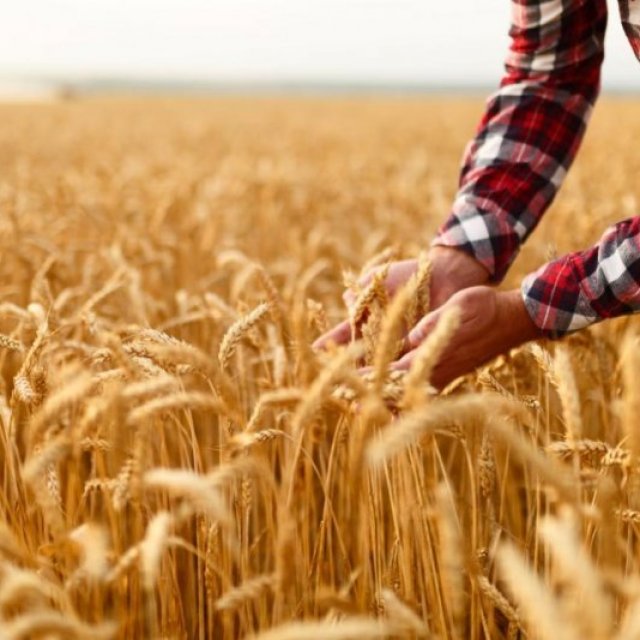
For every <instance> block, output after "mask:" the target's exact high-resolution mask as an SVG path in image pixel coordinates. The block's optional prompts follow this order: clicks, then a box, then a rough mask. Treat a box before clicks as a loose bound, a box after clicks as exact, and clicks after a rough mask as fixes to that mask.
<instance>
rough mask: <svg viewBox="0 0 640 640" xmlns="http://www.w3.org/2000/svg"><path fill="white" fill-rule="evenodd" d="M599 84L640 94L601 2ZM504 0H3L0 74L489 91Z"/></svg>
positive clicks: (504, 26) (502, 38) (636, 68)
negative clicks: (604, 25)
mask: <svg viewBox="0 0 640 640" xmlns="http://www.w3.org/2000/svg"><path fill="white" fill-rule="evenodd" d="M609 4H610V17H609V28H608V34H607V48H606V54H607V55H606V61H605V67H604V71H603V78H604V86H605V89H608V88H625V89H635V90H640V63H638V62H637V61H636V59H635V58H634V56H633V53H632V51H631V48H630V46H629V45H628V43H627V41H626V38H625V36H624V33H623V31H622V27H621V26H620V22H619V16H618V10H617V6H616V5H617V3H616V2H615V1H610V3H609ZM508 28H509V0H14V1H13V2H12V1H11V0H4V1H3V2H1V3H0V76H2V75H4V76H21V75H32V76H33V75H38V76H42V75H46V76H49V75H54V76H57V77H65V78H69V79H74V78H95V77H111V78H113V77H121V78H146V79H150V80H163V79H170V80H171V79H173V80H175V79H178V80H187V81H190V80H204V81H213V82H261V83H271V82H275V83H282V82H300V81H303V82H307V83H322V82H331V83H362V84H372V83H376V84H378V83H384V84H396V83H397V84H407V83H408V84H426V85H429V84H433V85H441V84H450V85H465V84H466V85H468V84H473V85H478V84H482V85H489V86H492V85H495V84H496V83H497V81H498V80H499V77H500V73H501V69H502V60H503V57H504V53H505V51H506V48H507V44H508V37H507V32H508Z"/></svg>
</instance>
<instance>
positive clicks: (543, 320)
mask: <svg viewBox="0 0 640 640" xmlns="http://www.w3.org/2000/svg"><path fill="white" fill-rule="evenodd" d="M521 293H522V298H523V301H524V304H525V306H526V309H527V311H528V313H529V315H530V317H531V319H532V320H533V322H534V324H535V325H536V326H537V327H538V328H539V329H540V330H541V331H542V332H543V333H544V334H545V335H546V336H547V337H550V338H558V337H561V336H563V335H565V334H567V333H570V332H572V331H576V330H578V329H582V328H584V327H587V326H589V325H591V324H594V323H596V322H600V321H601V320H604V319H606V318H613V317H617V316H621V315H628V314H631V313H638V312H640V217H635V218H630V219H629V220H624V221H623V222H620V223H618V224H616V225H615V226H613V227H611V228H609V229H607V230H606V231H605V233H604V234H603V236H602V238H601V239H600V241H599V242H598V243H597V244H596V245H595V246H594V247H592V248H591V249H588V250H586V251H580V252H576V253H572V254H569V255H567V256H564V257H562V258H560V259H558V260H554V261H552V262H550V263H548V264H546V265H544V266H543V267H541V268H540V269H538V271H536V272H535V273H532V274H530V275H528V276H527V277H526V278H525V279H524V280H523V282H522V287H521Z"/></svg>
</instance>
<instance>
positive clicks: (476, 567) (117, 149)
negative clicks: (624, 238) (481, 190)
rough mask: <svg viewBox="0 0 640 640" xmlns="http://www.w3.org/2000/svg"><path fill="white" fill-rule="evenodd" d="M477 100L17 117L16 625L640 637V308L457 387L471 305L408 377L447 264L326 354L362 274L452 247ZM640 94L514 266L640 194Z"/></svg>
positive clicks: (8, 289)
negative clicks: (369, 367)
mask: <svg viewBox="0 0 640 640" xmlns="http://www.w3.org/2000/svg"><path fill="white" fill-rule="evenodd" d="M481 110H482V101H481V100H476V99H455V100H454V99H450V100H444V99H417V98H416V99H384V100H383V99H365V98H361V99H351V100H346V99H338V98H334V99H316V98H314V99H310V98H309V99H302V98H300V99H287V100H285V99H267V98H263V99H257V98H254V99H232V98H228V99H224V98H219V99H216V100H204V99H203V100H195V99H193V100H178V99H166V100H164V99H153V100H152V99H139V100H128V99H115V98H114V99H102V100H90V99H86V100H78V101H70V102H66V103H52V104H40V105H30V106H28V105H22V106H20V105H13V106H10V105H4V106H0V372H1V376H0V426H1V430H0V459H1V460H2V479H1V481H0V514H1V517H0V635H1V636H2V637H3V638H39V637H42V638H111V637H119V638H245V637H255V636H257V637H259V638H260V639H261V640H271V639H274V640H275V639H277V640H286V639H293V638H296V639H306V638H318V639H320V638H322V639H347V638H357V639H358V640H360V639H365V638H381V637H394V638H395V637H398V638H414V637H415V638H417V637H423V638H440V639H442V640H444V639H445V638H451V639H454V638H458V639H463V638H464V639H466V638H473V639H479V638H518V637H521V638H524V637H530V638H533V637H535V638H545V639H553V640H562V639H573V638H576V639H578V638H580V639H593V640H597V639H601V640H604V639H607V638H614V637H615V638H619V639H620V640H622V639H631V638H638V637H640V566H639V562H640V553H639V549H640V537H639V535H638V533H639V532H638V525H639V524H640V473H639V472H638V464H639V461H640V435H639V434H640V431H639V427H640V425H639V424H638V416H640V392H638V375H639V373H640V355H639V354H640V352H639V349H638V342H637V338H636V334H637V327H636V325H637V322H635V320H634V319H628V318H627V319H622V320H618V321H616V322H611V323H607V324H603V325H600V326H596V327H594V328H592V329H591V330H589V331H587V332H583V333H580V334H577V335H575V336H573V337H571V338H569V339H567V340H564V341H563V342H562V343H557V344H552V343H539V344H536V345H529V346H526V347H524V348H522V349H519V350H516V351H513V352H511V353H510V354H507V355H505V356H504V357H501V358H499V359H498V360H496V361H494V362H492V363H491V364H489V365H488V366H486V367H484V368H483V369H482V370H481V371H478V372H477V373H476V374H474V375H471V376H468V377H466V378H464V379H460V380H458V381H457V382H456V383H454V384H453V385H450V387H449V388H448V389H446V390H445V391H444V392H443V393H442V394H441V395H440V396H437V395H434V392H433V390H432V389H431V388H430V387H429V385H428V379H427V378H428V373H429V371H430V370H431V367H432V366H433V363H434V360H435V358H436V356H437V353H438V351H439V349H440V348H441V347H442V345H443V343H444V342H445V341H446V340H447V337H448V335H450V333H451V332H452V331H455V324H456V318H455V315H452V316H449V317H446V318H445V319H444V320H443V322H442V323H441V324H440V325H439V327H438V328H437V330H436V335H435V336H434V337H433V339H431V342H430V343H429V344H428V345H427V346H426V347H425V348H424V349H423V351H422V354H421V358H420V359H419V361H418V363H417V366H418V368H416V369H414V370H413V371H412V372H411V373H409V374H408V375H405V376H399V375H395V374H394V375H387V373H386V365H387V363H388V362H389V359H390V357H391V356H392V354H393V351H394V349H395V348H396V344H397V339H398V337H399V333H398V332H399V326H400V324H401V321H402V320H403V319H405V318H407V317H408V316H412V317H417V316H416V314H417V313H419V310H420V307H421V306H426V305H427V301H426V300H425V298H424V290H425V283H426V282H428V275H429V274H428V271H429V270H428V265H426V264H425V265H424V266H423V270H422V271H421V277H420V282H421V284H422V286H420V282H418V281H416V282H414V283H413V285H414V288H413V289H407V290H406V291H404V292H403V293H402V294H401V295H402V297H401V298H399V299H394V300H386V299H384V296H383V295H382V294H380V291H377V292H376V290H375V286H374V287H373V288H372V289H371V291H368V292H367V291H364V292H361V296H360V299H359V302H360V304H361V313H362V314H363V317H365V316H366V318H368V321H367V324H366V329H365V331H364V340H363V342H364V345H362V346H357V345H355V346H352V347H350V348H348V349H341V350H340V349H337V350H333V351H331V352H329V353H324V354H314V353H313V352H312V351H311V349H310V343H311V341H312V340H313V338H314V337H316V336H317V335H318V334H319V333H320V332H321V331H322V330H324V329H325V328H326V327H328V326H329V325H330V324H331V323H334V322H337V321H338V320H340V319H342V318H343V317H344V313H345V311H344V306H343V304H342V300H341V293H342V290H343V271H345V270H352V271H355V272H358V271H359V270H360V268H361V267H362V266H363V265H364V264H365V263H366V262H367V261H369V260H371V259H372V258H374V257H375V256H377V258H376V259H377V260H378V262H381V263H383V262H384V261H385V260H386V259H388V258H389V257H390V256H392V255H398V256H410V255H418V254H419V252H420V251H421V250H422V249H424V248H425V247H426V246H427V245H428V243H429V240H430V238H431V236H432V234H433V232H434V231H435V229H436V227H437V226H438V224H439V223H440V222H441V220H442V219H443V217H444V216H445V215H446V213H447V210H448V207H449V204H450V202H451V199H452V197H453V194H454V192H455V187H456V179H457V168H458V165H459V162H460V157H461V154H462V149H463V147H464V144H465V142H466V141H467V140H468V139H469V138H470V136H471V134H472V132H473V130H474V127H475V123H476V121H477V119H478V118H479V116H480V114H481ZM636 111H637V104H635V103H633V102H625V101H609V102H606V101H604V102H603V103H602V104H601V105H600V106H599V107H598V109H597V110H596V114H595V116H594V120H593V123H592V126H591V128H590V131H589V133H588V136H587V140H586V142H585V147H584V149H583V150H582V153H581V154H580V156H579V160H578V162H577V164H576V166H575V167H574V168H573V169H572V172H571V174H570V176H569V179H568V181H567V183H566V185H565V187H564V189H563V191H562V193H561V195H560V196H559V198H558V200H557V202H556V203H555V204H554V206H553V207H552V209H551V211H550V212H549V213H548V215H547V218H546V220H545V221H544V222H543V224H542V225H541V227H540V229H539V230H538V231H537V232H536V234H535V235H534V236H533V238H532V239H531V241H530V242H529V244H528V245H527V247H526V248H525V250H524V251H523V253H522V255H521V257H520V258H519V259H518V261H517V262H516V264H515V266H514V268H513V269H512V272H511V274H510V275H509V278H508V281H507V283H506V284H507V285H512V286H513V285H516V284H517V282H518V281H519V279H520V278H521V277H522V275H523V274H524V273H526V272H527V271H529V270H531V269H533V268H534V267H536V266H537V265H539V264H541V263H542V262H543V261H545V260H546V259H547V258H548V256H549V255H552V254H553V253H554V252H557V253H564V252H566V251H569V250H575V249H578V248H581V247H586V246H588V245H589V244H590V243H592V242H594V241H595V240H596V239H597V238H598V236H599V235H600V233H601V232H602V230H603V229H604V227H605V226H606V225H607V224H608V223H610V222H613V221H615V220H618V219H621V218H623V217H628V216H630V215H636V214H637V213H638V202H637V180H636V178H637V175H638V169H639V168H640V154H638V152H637V148H636V145H635V142H634V140H635V139H636V136H637V135H638V134H640V121H639V120H638V118H637V117H636V113H635V112H636ZM621 123H622V124H621ZM620 130H623V131H624V135H620ZM385 249H387V251H385ZM381 252H382V253H381ZM421 292H422V293H421ZM363 358H364V359H366V360H368V361H369V362H371V363H373V364H374V373H373V375H372V376H371V377H369V378H365V379H363V378H362V377H361V376H359V375H358V374H357V373H356V366H357V364H358V362H360V361H362V359H363Z"/></svg>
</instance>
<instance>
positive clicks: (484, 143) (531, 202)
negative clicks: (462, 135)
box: [433, 0, 607, 282]
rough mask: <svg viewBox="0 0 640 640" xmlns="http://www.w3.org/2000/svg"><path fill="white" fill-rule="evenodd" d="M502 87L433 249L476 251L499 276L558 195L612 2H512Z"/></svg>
mask: <svg viewBox="0 0 640 640" xmlns="http://www.w3.org/2000/svg"><path fill="white" fill-rule="evenodd" d="M511 5H512V26H511V30H510V36H511V46H510V49H509V53H508V56H507V60H506V65H505V67H506V73H505V76H504V77H503V79H502V82H501V86H500V89H499V90H498V91H497V92H496V93H495V94H494V95H493V96H491V97H490V98H489V100H488V103H487V108H486V112H485V114H484V116H483V118H482V120H481V122H480V125H479V127H478V130H477V133H476V135H475V137H474V138H473V140H472V141H471V142H470V143H469V145H468V146H467V149H466V151H465V155H464V158H463V166H462V170H461V174H460V182H459V188H458V192H457V195H456V197H455V200H454V203H453V206H452V210H451V212H450V215H449V217H448V218H447V219H446V221H445V222H444V224H443V225H442V226H441V228H440V229H439V231H438V234H437V236H436V238H435V239H434V241H433V244H434V245H441V246H451V247H457V248H460V249H462V250H464V251H466V252H467V253H469V254H471V255H472V256H473V257H474V258H476V259H477V260H478V261H479V262H481V263H482V264H483V265H484V266H485V267H486V268H487V270H488V271H489V273H490V275H491V279H492V280H493V281H494V282H498V281H500V280H501V279H502V278H503V277H504V275H505V273H506V272H507V270H508V268H509V266H510V265H511V263H512V261H513V260H514V259H515V257H516V255H517V254H518V251H519V249H520V247H521V245H522V243H523V242H524V241H525V240H526V238H527V237H528V235H529V234H530V233H531V231H533V229H534V228H535V226H536V225H537V224H538V222H539V221H540V219H541V217H542V215H543V214H544V212H545V210H546V209H547V208H548V206H549V204H550V203H551V202H552V200H553V198H554V197H555V195H556V193H557V191H558V189H559V187H560V185H561V184H562V181H563V179H564V177H565V175H566V173H567V171H568V169H569V167H570V165H571V163H572V161H573V158H574V157H575V154H576V152H577V150H578V147H579V145H580V142H581V140H582V137H583V134H584V131H585V128H586V123H587V121H588V118H589V115H590V113H591V110H592V107H593V104H594V102H595V100H596V97H597V95H598V91H599V86H600V67H601V64H602V60H603V41H604V32H605V28H606V21H607V7H606V2H605V0H512V3H511Z"/></svg>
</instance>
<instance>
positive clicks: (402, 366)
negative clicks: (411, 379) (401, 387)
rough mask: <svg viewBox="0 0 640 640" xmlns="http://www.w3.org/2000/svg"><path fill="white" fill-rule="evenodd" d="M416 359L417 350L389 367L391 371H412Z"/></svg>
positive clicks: (408, 353) (409, 352) (413, 350)
mask: <svg viewBox="0 0 640 640" xmlns="http://www.w3.org/2000/svg"><path fill="white" fill-rule="evenodd" d="M415 357H416V350H415V349H412V350H411V351H408V352H407V353H405V354H404V355H403V356H402V358H399V359H398V360H396V361H395V362H392V363H391V364H390V365H389V369H390V370H391V371H409V369H411V364H412V363H413V360H414V358H415Z"/></svg>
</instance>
